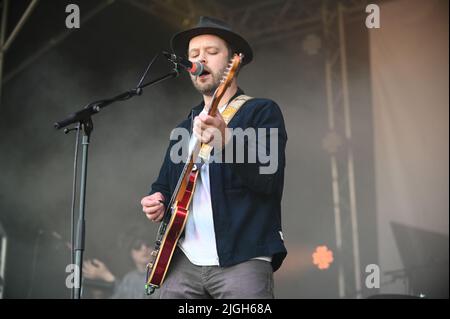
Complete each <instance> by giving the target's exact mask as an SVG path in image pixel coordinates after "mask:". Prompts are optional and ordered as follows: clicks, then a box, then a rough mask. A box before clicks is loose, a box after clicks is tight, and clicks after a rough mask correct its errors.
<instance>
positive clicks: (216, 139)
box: [193, 112, 230, 150]
mask: <svg viewBox="0 0 450 319" xmlns="http://www.w3.org/2000/svg"><path fill="white" fill-rule="evenodd" d="M193 131H194V134H195V136H196V137H197V138H198V139H199V140H200V141H201V142H202V143H206V144H210V145H211V146H214V147H216V148H218V149H219V150H221V149H222V148H223V147H224V145H226V144H227V143H228V141H229V139H230V136H229V134H227V133H228V131H227V124H226V123H225V121H224V119H223V117H222V116H221V115H220V113H219V112H217V113H216V115H215V116H210V115H208V114H205V113H203V112H202V113H200V115H199V116H196V117H195V119H194V128H193Z"/></svg>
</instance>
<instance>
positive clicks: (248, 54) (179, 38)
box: [171, 16, 253, 64]
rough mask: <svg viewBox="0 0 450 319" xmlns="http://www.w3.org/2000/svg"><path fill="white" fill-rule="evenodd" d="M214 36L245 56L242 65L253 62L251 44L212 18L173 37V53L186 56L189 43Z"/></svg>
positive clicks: (221, 22) (203, 20)
mask: <svg viewBox="0 0 450 319" xmlns="http://www.w3.org/2000/svg"><path fill="white" fill-rule="evenodd" d="M202 34H213V35H216V36H218V37H220V38H222V39H223V40H225V41H226V42H227V43H228V44H229V45H230V46H231V47H232V49H233V50H234V51H235V52H237V53H242V54H244V60H243V61H242V64H248V63H250V62H251V61H252V60H253V51H252V48H251V47H250V44H249V43H248V42H247V41H246V40H245V39H244V38H243V37H241V36H240V35H239V34H237V33H236V32H233V31H232V30H231V27H230V26H229V25H228V24H226V23H225V22H223V21H221V20H218V19H214V18H210V17H203V16H202V17H200V20H199V22H198V24H197V26H195V27H194V28H192V29H188V30H185V31H181V32H179V33H177V34H175V35H174V36H173V37H172V40H171V44H172V50H173V52H174V53H175V54H176V55H178V56H186V55H187V51H188V48H189V41H190V40H191V39H192V38H193V37H196V36H198V35H202Z"/></svg>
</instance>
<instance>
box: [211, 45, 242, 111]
mask: <svg viewBox="0 0 450 319" xmlns="http://www.w3.org/2000/svg"><path fill="white" fill-rule="evenodd" d="M243 58H244V55H243V54H242V53H239V54H235V55H234V56H233V58H232V59H231V60H230V62H229V63H228V66H227V68H226V69H225V72H224V74H223V76H222V80H220V85H219V87H218V88H217V89H216V91H215V92H214V96H213V99H212V101H211V105H210V107H209V110H208V114H209V115H211V114H215V112H216V111H217V106H218V103H219V101H220V99H221V98H222V96H223V95H224V94H225V91H226V90H227V89H228V87H229V86H230V85H231V82H233V79H234V78H235V76H236V73H237V71H238V70H239V67H240V66H241V63H242V60H243Z"/></svg>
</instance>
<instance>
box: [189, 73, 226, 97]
mask: <svg viewBox="0 0 450 319" xmlns="http://www.w3.org/2000/svg"><path fill="white" fill-rule="evenodd" d="M226 68H227V66H225V67H223V68H222V69H221V70H219V71H217V72H215V73H213V72H210V70H207V71H208V72H210V73H209V74H210V75H211V79H208V81H207V82H204V83H201V82H199V81H197V79H198V77H197V76H194V77H191V81H192V84H194V87H195V89H196V90H197V91H198V92H200V93H201V94H203V95H206V96H212V95H213V94H214V92H215V91H216V89H217V88H218V87H219V85H220V81H221V80H222V77H223V75H224V73H225V70H226Z"/></svg>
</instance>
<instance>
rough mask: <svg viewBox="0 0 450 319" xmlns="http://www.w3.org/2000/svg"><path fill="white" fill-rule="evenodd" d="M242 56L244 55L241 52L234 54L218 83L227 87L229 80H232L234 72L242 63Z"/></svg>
mask: <svg viewBox="0 0 450 319" xmlns="http://www.w3.org/2000/svg"><path fill="white" fill-rule="evenodd" d="M243 58H244V55H243V54H242V53H240V54H235V55H234V56H233V58H232V59H231V60H230V62H229V63H228V66H227V68H226V69H225V73H224V75H223V77H222V80H221V81H220V83H221V84H222V85H224V86H226V87H228V86H229V85H230V84H231V81H233V79H234V77H235V76H236V73H237V71H238V69H239V67H240V65H241V63H242V59H243Z"/></svg>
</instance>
